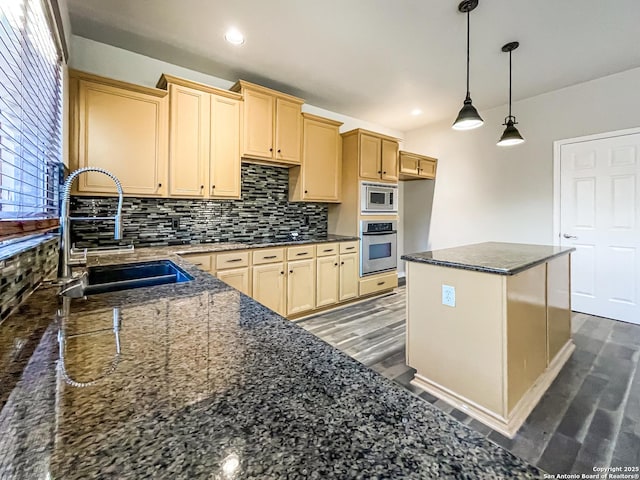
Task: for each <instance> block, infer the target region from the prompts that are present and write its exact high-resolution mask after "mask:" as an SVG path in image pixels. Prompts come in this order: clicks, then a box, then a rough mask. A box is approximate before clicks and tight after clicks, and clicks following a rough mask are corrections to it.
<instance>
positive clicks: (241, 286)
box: [217, 267, 251, 296]
mask: <svg viewBox="0 0 640 480" xmlns="http://www.w3.org/2000/svg"><path fill="white" fill-rule="evenodd" d="M217 276H218V278H219V279H220V280H222V281H223V282H224V283H226V284H227V285H231V286H232V287H233V288H235V289H236V290H240V291H241V292H242V293H244V294H245V295H249V296H251V282H250V281H249V267H244V268H234V269H232V270H220V271H218V275H217Z"/></svg>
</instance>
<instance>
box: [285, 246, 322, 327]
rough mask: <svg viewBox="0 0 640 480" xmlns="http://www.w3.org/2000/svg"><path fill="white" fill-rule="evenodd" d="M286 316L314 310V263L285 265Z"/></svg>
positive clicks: (306, 261)
mask: <svg viewBox="0 0 640 480" xmlns="http://www.w3.org/2000/svg"><path fill="white" fill-rule="evenodd" d="M287 268H288V278H287V315H294V314H296V313H302V312H306V311H309V310H313V309H314V308H315V304H316V302H315V294H316V262H315V260H314V259H309V260H299V261H296V262H289V263H288V264H287Z"/></svg>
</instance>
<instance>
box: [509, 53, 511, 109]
mask: <svg viewBox="0 0 640 480" xmlns="http://www.w3.org/2000/svg"><path fill="white" fill-rule="evenodd" d="M509 117H511V50H509Z"/></svg>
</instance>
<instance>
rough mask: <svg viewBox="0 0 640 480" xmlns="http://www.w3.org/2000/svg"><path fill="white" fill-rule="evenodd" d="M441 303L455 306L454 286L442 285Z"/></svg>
mask: <svg viewBox="0 0 640 480" xmlns="http://www.w3.org/2000/svg"><path fill="white" fill-rule="evenodd" d="M442 304H443V305H447V306H449V307H455V306H456V287H452V286H451V285H442Z"/></svg>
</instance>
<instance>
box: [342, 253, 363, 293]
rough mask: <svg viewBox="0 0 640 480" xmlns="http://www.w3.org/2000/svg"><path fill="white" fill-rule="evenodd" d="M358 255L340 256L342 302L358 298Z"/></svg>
mask: <svg viewBox="0 0 640 480" xmlns="http://www.w3.org/2000/svg"><path fill="white" fill-rule="evenodd" d="M359 270H360V269H359V266H358V254H357V253H349V254H347V255H340V295H339V299H340V301H341V302H343V301H345V300H349V299H350V298H355V297H357V296H358V273H359Z"/></svg>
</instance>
